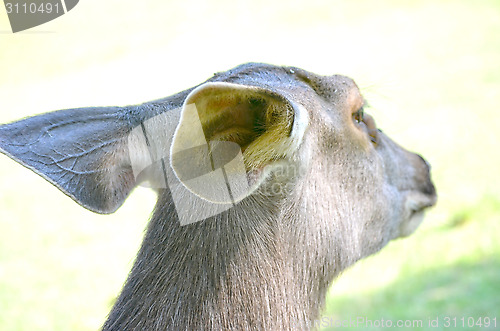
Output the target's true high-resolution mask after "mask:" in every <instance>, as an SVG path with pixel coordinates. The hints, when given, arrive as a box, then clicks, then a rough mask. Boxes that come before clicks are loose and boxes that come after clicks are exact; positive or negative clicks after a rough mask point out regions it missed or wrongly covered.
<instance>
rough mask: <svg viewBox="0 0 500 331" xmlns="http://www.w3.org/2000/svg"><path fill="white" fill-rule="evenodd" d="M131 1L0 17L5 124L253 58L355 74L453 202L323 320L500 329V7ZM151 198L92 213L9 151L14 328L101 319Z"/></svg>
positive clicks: (1, 301)
mask: <svg viewBox="0 0 500 331" xmlns="http://www.w3.org/2000/svg"><path fill="white" fill-rule="evenodd" d="M134 4H135V3H134ZM134 4H133V3H132V2H130V3H125V2H123V1H118V0H109V1H105V2H102V1H101V2H96V1H94V2H92V1H81V2H80V3H79V4H78V5H77V6H76V7H75V8H74V9H73V10H72V11H71V12H70V13H69V14H66V15H64V16H62V17H61V18H58V19H56V20H53V21H51V22H49V23H47V24H45V25H42V26H40V27H38V28H36V29H34V30H32V31H34V33H33V32H27V33H20V34H15V35H14V34H9V33H8V30H9V26H8V23H7V22H8V21H7V17H6V15H5V13H4V12H3V11H2V10H0V49H1V52H0V123H4V122H8V121H11V120H15V119H18V118H20V117H24V116H28V115H33V114H36V113H40V112H44V111H49V110H54V109H62V108H71V107H83V106H92V105H95V106H97V105H116V104H118V105H119V104H130V103H138V102H141V101H146V100H150V99H154V98H159V97H163V96H166V95H169V94H172V93H175V92H178V91H180V90H182V89H184V88H188V87H191V86H193V85H195V84H197V83H199V82H201V81H203V80H204V79H206V78H208V77H209V76H210V75H212V73H213V72H216V71H220V70H227V69H229V68H231V67H233V66H235V65H237V64H240V63H243V62H247V61H262V62H268V63H275V64H286V65H295V66H298V67H303V68H304V69H307V70H310V71H313V72H317V73H320V74H333V73H341V74H345V75H349V76H351V77H353V78H354V79H355V80H356V81H357V83H358V84H359V85H360V86H361V88H362V89H363V92H364V94H365V96H366V97H367V98H368V100H369V102H370V104H371V105H372V109H370V113H372V114H373V115H374V117H375V119H376V121H377V124H378V125H379V127H381V128H382V129H383V130H384V132H386V133H388V134H389V135H390V136H391V137H392V138H394V139H395V140H396V141H397V142H398V143H400V144H401V145H403V146H405V147H407V148H409V149H411V150H414V151H417V152H419V153H421V154H422V155H424V156H425V157H426V159H428V160H429V161H430V163H431V164H432V166H433V171H432V174H433V179H434V181H435V183H436V187H437V190H438V194H439V201H438V205H437V206H436V207H435V208H434V209H432V210H431V211H429V212H428V216H427V218H426V220H425V221H424V224H423V225H422V226H421V228H420V229H419V230H418V231H417V232H416V233H415V234H414V235H412V236H410V237H408V238H405V239H402V240H397V241H394V242H391V243H390V244H389V245H388V247H386V248H385V249H383V250H382V251H381V252H380V253H378V254H376V255H375V256H372V257H369V258H367V259H365V260H363V261H361V262H359V263H358V264H356V265H355V266H353V267H352V268H351V269H349V270H347V271H345V272H344V274H343V275H342V276H341V277H340V278H339V279H337V280H336V281H335V284H334V286H333V287H332V289H331V291H330V292H329V295H328V298H327V302H326V306H325V310H324V316H325V317H326V318H331V319H332V320H349V319H352V318H356V317H366V318H368V319H372V320H380V319H382V318H384V319H392V320H399V319H402V320H406V319H408V320H418V319H421V320H422V321H423V322H424V326H425V327H424V328H423V329H429V330H430V328H429V327H428V320H429V318H430V319H435V318H436V317H438V318H440V319H441V321H442V319H443V318H444V317H445V316H450V317H457V318H461V317H469V316H470V317H474V318H476V319H477V318H479V317H486V316H489V317H497V328H500V326H498V325H499V324H500V320H499V319H500V301H499V299H498V298H499V297H500V281H499V279H500V246H499V240H498V238H499V237H500V228H499V224H500V176H498V169H500V153H499V151H498V140H499V138H500V120H499V119H498V110H497V108H498V106H497V103H498V101H497V99H498V97H499V96H500V43H499V42H498V40H499V36H500V2H498V1H497V0H485V1H476V2H472V1H467V0H444V1H437V0H432V1H431V0H421V1H406V2H401V1H396V0H381V1H369V0H358V1H339V0H334V1H322V0H311V1H307V2H300V1H293V0H290V1H273V2H269V1H264V0H259V1H254V2H246V3H245V2H238V1H236V2H235V1H228V0H221V1H214V2H211V3H210V4H208V3H202V2H193V1H180V0H175V1H167V2H164V3H161V4H160V3H159V2H151V1H150V2H144V3H143V4H142V3H141V5H140V6H137V5H134ZM45 32H47V33H45ZM154 200H155V197H154V195H153V194H152V193H151V192H149V191H147V190H146V189H138V190H136V191H135V192H134V194H133V196H132V197H131V198H130V199H128V201H127V202H126V203H125V205H124V206H123V207H122V208H121V209H120V210H119V211H118V212H117V213H116V214H114V215H110V216H101V215H95V214H93V213H91V212H88V211H86V210H83V209H82V208H81V207H79V206H77V205H76V204H75V203H74V202H72V201H71V200H70V199H68V198H67V197H65V196H64V195H63V194H61V193H60V192H59V191H58V190H57V189H55V188H53V187H52V186H51V185H50V184H47V183H46V182H45V181H44V180H43V179H42V178H39V177H38V176H37V175H35V174H33V173H31V172H30V171H28V170H26V169H24V168H22V167H21V166H19V165H17V164H15V163H14V162H12V161H11V160H9V159H7V158H6V157H2V156H0V330H2V331H22V330H26V331H41V330H51V331H57V330H75V331H87V330H96V329H98V328H99V326H100V325H101V324H102V322H103V320H104V319H105V316H106V314H107V312H108V311H109V309H110V307H111V304H112V302H113V300H114V299H115V296H116V295H117V293H118V291H119V290H120V287H121V285H122V283H123V281H124V280H125V278H126V275H127V272H128V270H129V268H130V267H131V263H132V261H133V258H134V255H135V252H136V251H137V248H138V245H139V243H140V240H141V237H142V233H143V232H142V231H143V229H144V227H145V224H146V221H147V218H148V216H149V214H150V211H151V210H152V207H153V204H154ZM426 323H427V324H426ZM440 327H441V329H442V325H441V326H440ZM326 329H328V328H326ZM359 329H363V328H359ZM438 329H439V328H438ZM469 329H470V330H473V329H479V328H478V327H475V328H469ZM433 330H435V329H433Z"/></svg>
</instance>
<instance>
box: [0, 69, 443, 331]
mask: <svg viewBox="0 0 500 331" xmlns="http://www.w3.org/2000/svg"><path fill="white" fill-rule="evenodd" d="M366 107H367V102H366V100H365V99H364V98H363V96H362V94H361V92H360V89H359V88H358V86H357V85H356V83H355V82H354V81H353V80H352V79H351V78H348V77H346V76H342V75H329V76H322V75H317V74H314V73H311V72H308V71H306V70H303V69H300V68H297V67H288V66H275V65H270V64H263V63H247V64H243V65H240V66H238V67H235V68H233V69H231V70H228V71H225V72H219V73H216V74H214V76H213V77H211V78H210V79H208V80H207V81H205V82H204V83H202V84H200V85H197V86H195V87H193V88H190V89H188V90H185V91H182V92H180V93H178V94H175V95H172V96H169V97H166V98H163V99H158V100H154V101H150V102H146V103H143V104H139V105H132V106H124V107H91V108H78V109H67V110H59V111H54V112H49V113H45V114H41V115H36V116H33V117H29V118H25V119H22V120H19V121H16V122H13V123H9V124H3V125H1V126H0V151H1V152H2V153H3V154H5V155H7V156H8V157H10V158H12V159H14V160H15V161H17V162H19V163H20V164H22V165H23V166H25V167H27V168H29V169H31V170H33V171H34V172H36V173H38V174H39V175H41V176H42V177H44V178H45V179H46V180H48V181H49V182H51V183H52V184H54V185H55V186H56V187H57V188H59V189H60V190H61V191H62V192H63V193H65V194H66V195H68V196H69V197H70V198H72V199H73V200H74V201H76V202H77V203H78V204H80V205H81V206H83V207H85V208H87V209H88V210H90V211H93V212H96V213H101V214H109V213H113V212H114V211H116V210H117V209H118V208H119V207H120V205H122V204H123V202H124V200H125V199H126V198H127V196H128V195H129V194H130V192H131V191H132V190H133V189H134V188H135V187H137V186H139V185H143V186H147V187H150V188H152V189H154V190H156V192H157V197H158V198H157V203H156V206H155V208H154V211H153V213H152V216H151V218H150V220H149V223H148V225H147V229H146V232H145V234H144V238H143V242H142V244H141V248H140V250H139V252H138V253H137V256H136V258H135V262H134V264H133V267H132V269H131V271H130V273H129V275H128V278H127V280H126V282H125V283H124V285H123V288H122V290H121V293H120V294H119V296H118V297H117V299H116V302H115V303H114V306H113V307H112V309H111V311H110V313H109V315H108V316H107V319H106V320H105V322H104V323H103V326H102V330H106V331H110V330H122V331H123V330H310V329H312V328H313V326H314V321H315V320H316V319H318V318H319V316H320V314H321V310H322V307H323V305H324V302H325V297H326V293H327V290H328V289H329V287H330V285H331V284H332V282H333V280H334V279H335V278H336V277H337V276H339V274H340V273H341V272H342V271H343V270H345V269H346V268H348V267H349V266H351V265H353V264H354V263H355V262H357V261H358V260H360V259H362V258H364V257H367V256H369V255H372V254H374V253H376V252H378V251H379V250H380V249H381V248H383V247H384V246H385V245H386V244H387V243H388V242H389V241H391V240H393V239H397V238H402V237H406V236H409V235H410V234H411V233H413V232H414V231H415V229H416V228H417V227H418V226H419V224H420V223H421V222H422V220H423V215H424V212H425V210H426V209H427V208H429V207H431V206H433V205H435V203H436V201H437V194H436V189H435V186H434V184H433V182H432V180H431V176H430V165H429V163H428V162H427V161H426V160H425V159H423V158H422V157H421V156H420V155H419V154H415V153H412V152H410V151H407V150H406V149H404V148H402V147H401V146H399V145H398V144H396V143H395V142H394V141H393V140H391V139H390V138H389V137H388V136H387V135H386V134H384V133H383V132H382V131H381V130H380V129H378V128H377V126H376V124H375V120H374V118H373V117H372V116H370V115H369V114H368V113H365V108H366Z"/></svg>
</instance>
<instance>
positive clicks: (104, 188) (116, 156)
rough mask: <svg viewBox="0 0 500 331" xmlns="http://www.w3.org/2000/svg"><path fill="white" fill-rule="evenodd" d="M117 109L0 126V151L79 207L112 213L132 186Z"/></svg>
mask: <svg viewBox="0 0 500 331" xmlns="http://www.w3.org/2000/svg"><path fill="white" fill-rule="evenodd" d="M129 131H130V130H129V129H128V124H127V121H126V119H125V117H124V116H120V108H86V109H85V108H82V109H69V110H60V111H56V112H52V113H47V114H42V115H38V116H34V117H31V118H27V119H23V120H20V121H18V122H14V123H10V124H5V125H1V126H0V152H2V153H4V154H6V155H8V156H10V157H11V158H12V159H14V160H16V161H17V162H19V163H21V164H22V165H24V166H25V167H27V168H29V169H31V170H33V171H34V172H36V173H37V174H39V175H40V176H42V177H44V178H45V179H47V180H48V181H49V182H51V183H52V184H54V185H55V186H57V187H58V188H59V189H60V190H61V191H63V192H64V193H65V194H67V195H68V196H70V197H71V198H73V200H75V201H76V202H78V203H79V204H80V205H82V206H83V207H85V208H87V209H90V210H92V211H94V212H97V213H112V212H114V211H115V210H116V209H118V207H119V206H120V205H121V204H122V203H123V201H124V200H125V198H126V197H127V196H128V194H129V193H130V191H131V190H132V188H133V187H134V186H135V184H136V181H135V178H134V174H133V171H132V168H131V166H130V161H129V152H128V146H127V135H128V133H129Z"/></svg>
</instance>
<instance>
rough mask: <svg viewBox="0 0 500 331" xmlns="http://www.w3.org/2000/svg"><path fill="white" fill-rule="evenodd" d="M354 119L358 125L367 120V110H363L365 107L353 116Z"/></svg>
mask: <svg viewBox="0 0 500 331" xmlns="http://www.w3.org/2000/svg"><path fill="white" fill-rule="evenodd" d="M352 119H353V120H354V122H356V123H358V124H359V123H361V122H363V120H364V119H365V110H364V109H363V107H361V108H359V110H358V111H357V112H355V113H353V114H352Z"/></svg>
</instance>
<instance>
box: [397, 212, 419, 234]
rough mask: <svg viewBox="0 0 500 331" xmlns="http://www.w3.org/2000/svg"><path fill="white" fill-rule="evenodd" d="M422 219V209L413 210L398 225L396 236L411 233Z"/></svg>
mask: <svg viewBox="0 0 500 331" xmlns="http://www.w3.org/2000/svg"><path fill="white" fill-rule="evenodd" d="M423 220H424V211H423V210H419V211H413V212H411V213H410V215H409V217H408V218H407V219H406V220H405V221H403V222H402V223H401V225H400V226H399V234H398V236H397V238H404V237H408V236H409V235H411V234H412V233H413V232H415V230H416V229H417V228H418V226H419V225H420V223H422V221H423Z"/></svg>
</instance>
